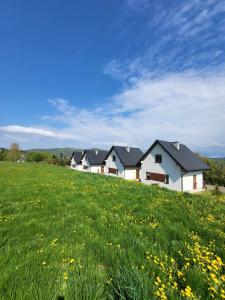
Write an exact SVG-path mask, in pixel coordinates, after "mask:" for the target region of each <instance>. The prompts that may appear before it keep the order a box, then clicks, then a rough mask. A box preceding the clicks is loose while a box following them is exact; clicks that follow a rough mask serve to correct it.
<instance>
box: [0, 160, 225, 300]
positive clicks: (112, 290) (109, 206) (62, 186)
mask: <svg viewBox="0 0 225 300" xmlns="http://www.w3.org/2000/svg"><path fill="white" fill-rule="evenodd" d="M223 262H225V200H224V198H216V197H214V196H211V195H210V194H204V195H188V194H181V193H175V192H171V191H167V190H165V189H160V188H158V187H154V186H152V187H149V186H145V185H142V184H140V183H136V182H127V181H124V180H122V179H117V178H111V177H107V176H102V175H98V174H96V175H95V174H88V173H80V172H76V171H73V170H69V169H66V168H63V167H56V166H51V165H45V164H32V163H31V164H16V163H15V164H13V163H0V272H1V273H0V274H1V275H0V299H7V300H8V299H29V300H31V299H32V300H33V299H47V300H51V299H90V300H93V299H141V300H142V299H202V300H205V299H224V298H225V292H224V290H225V287H224V286H225V269H224V264H223Z"/></svg>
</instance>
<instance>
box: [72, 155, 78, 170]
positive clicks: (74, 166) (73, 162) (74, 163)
mask: <svg viewBox="0 0 225 300" xmlns="http://www.w3.org/2000/svg"><path fill="white" fill-rule="evenodd" d="M76 166H77V163H76V162H75V160H74V158H73V157H72V159H71V163H70V168H71V169H75V168H76Z"/></svg>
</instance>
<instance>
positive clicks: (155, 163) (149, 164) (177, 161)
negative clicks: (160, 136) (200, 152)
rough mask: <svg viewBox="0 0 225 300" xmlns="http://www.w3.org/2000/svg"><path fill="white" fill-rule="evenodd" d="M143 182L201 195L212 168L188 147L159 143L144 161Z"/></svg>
mask: <svg viewBox="0 0 225 300" xmlns="http://www.w3.org/2000/svg"><path fill="white" fill-rule="evenodd" d="M140 165H141V181H142V182H143V183H146V184H158V185H159V186H161V187H166V188H168V189H171V190H176V191H182V192H199V191H202V190H203V189H204V182H203V171H204V170H208V169H209V167H208V166H207V165H206V164H205V163H204V162H203V161H201V159H200V158H199V157H198V156H197V155H196V154H194V153H193V152H192V151H191V150H190V149H189V148H187V147H186V146H185V145H183V144H180V143H179V142H165V141H160V140H156V141H155V142H154V143H153V144H152V146H151V147H150V148H149V149H148V150H147V152H146V153H145V154H144V155H143V156H142V158H141V159H140Z"/></svg>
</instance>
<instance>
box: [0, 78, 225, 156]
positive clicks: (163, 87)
mask: <svg viewBox="0 0 225 300" xmlns="http://www.w3.org/2000/svg"><path fill="white" fill-rule="evenodd" d="M224 82H225V75H224V74H223V73H221V74H220V75H215V74H214V73H212V74H211V75H208V76H206V77H201V76H199V74H198V73H195V72H192V73H190V72H189V73H182V74H170V75H166V76H164V77H162V78H157V79H141V80H138V81H137V82H136V83H134V84H132V85H131V86H130V87H126V88H125V89H124V90H123V91H122V92H121V93H119V94H117V95H114V97H113V98H112V99H111V102H110V103H108V104H107V105H105V106H101V107H99V108H96V109H92V110H88V109H78V108H76V107H74V106H72V105H70V103H69V102H67V101H65V100H63V99H53V100H51V104H52V105H53V106H54V108H55V109H56V112H55V114H54V115H53V116H48V118H49V119H51V120H52V121H53V122H56V123H57V125H58V124H59V122H60V123H63V124H64V125H65V124H66V126H65V128H64V129H61V130H60V131H56V130H54V129H41V128H35V127H23V126H5V127H1V128H0V131H1V132H3V131H4V132H5V133H13V137H14V138H15V135H18V134H20V136H21V134H22V138H23V139H25V140H26V139H27V140H29V141H30V143H32V142H33V140H35V136H37V135H38V136H39V137H41V140H40V139H38V140H37V141H36V142H37V143H39V144H41V145H42V146H43V144H45V146H47V145H48V146H50V145H53V144H54V145H56V144H57V146H66V145H67V146H68V145H70V146H75V147H97V146H98V147H101V148H109V147H110V145H111V144H123V145H131V146H132V145H133V146H139V147H141V148H142V149H146V148H147V147H148V146H149V145H150V144H151V143H152V142H153V141H154V140H155V139H157V138H158V139H164V140H179V141H181V142H183V143H185V144H187V145H188V146H190V147H191V148H192V149H193V150H195V151H199V152H203V153H209V154H211V155H215V154H219V155H225V151H224V149H225V139H224V128H225V113H224V112H225V89H224ZM53 128H54V126H53ZM31 137H32V138H31ZM31 140H32V141H31ZM23 144H26V143H25V142H24V140H22V145H23Z"/></svg>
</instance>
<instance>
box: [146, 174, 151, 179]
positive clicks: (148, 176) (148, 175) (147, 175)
mask: <svg viewBox="0 0 225 300" xmlns="http://www.w3.org/2000/svg"><path fill="white" fill-rule="evenodd" d="M150 177H151V176H150V172H146V180H150Z"/></svg>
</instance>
